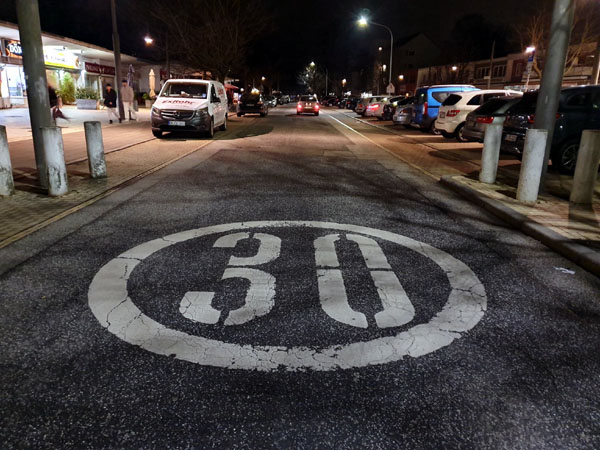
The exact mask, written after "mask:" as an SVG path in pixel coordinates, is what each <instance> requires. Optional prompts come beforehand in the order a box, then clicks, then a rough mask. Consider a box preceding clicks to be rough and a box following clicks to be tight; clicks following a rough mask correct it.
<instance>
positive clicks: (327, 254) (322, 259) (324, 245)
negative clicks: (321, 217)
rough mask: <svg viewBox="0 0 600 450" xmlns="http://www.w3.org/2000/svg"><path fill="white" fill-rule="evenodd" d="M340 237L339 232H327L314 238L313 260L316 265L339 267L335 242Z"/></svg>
mask: <svg viewBox="0 0 600 450" xmlns="http://www.w3.org/2000/svg"><path fill="white" fill-rule="evenodd" d="M339 238H340V236H339V234H329V235H327V236H321V237H319V238H317V239H315V242H314V245H315V261H316V263H317V267H340V262H339V261H338V257H337V252H336V251H335V243H336V242H337V241H338V239H339Z"/></svg>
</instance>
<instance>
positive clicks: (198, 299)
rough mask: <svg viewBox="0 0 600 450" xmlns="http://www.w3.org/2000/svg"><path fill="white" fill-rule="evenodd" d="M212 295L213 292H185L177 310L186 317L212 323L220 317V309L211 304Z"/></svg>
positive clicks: (195, 320) (213, 294)
mask: <svg viewBox="0 0 600 450" xmlns="http://www.w3.org/2000/svg"><path fill="white" fill-rule="evenodd" d="M214 296H215V293H214V292H193V291H191V292H186V294H185V295H184V296H183V298H182V299H181V303H180V304H179V312H180V313H181V314H182V315H183V317H185V318H186V319H190V320H193V321H194V322H200V323H205V324H208V325H213V324H215V323H217V322H218V321H219V317H221V311H219V310H218V309H214V308H213V307H212V306H211V302H212V301H213V298H214Z"/></svg>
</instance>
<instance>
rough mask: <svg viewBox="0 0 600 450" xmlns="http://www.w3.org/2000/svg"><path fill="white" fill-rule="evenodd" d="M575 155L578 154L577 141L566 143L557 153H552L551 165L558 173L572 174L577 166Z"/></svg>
mask: <svg viewBox="0 0 600 450" xmlns="http://www.w3.org/2000/svg"><path fill="white" fill-rule="evenodd" d="M577 153H579V140H577V139H573V140H571V141H568V142H566V143H564V144H563V145H562V146H561V147H560V149H559V150H558V151H556V152H553V153H552V165H553V166H554V167H556V168H557V169H558V171H559V172H560V173H564V174H572V173H574V172H575V165H576V164H577Z"/></svg>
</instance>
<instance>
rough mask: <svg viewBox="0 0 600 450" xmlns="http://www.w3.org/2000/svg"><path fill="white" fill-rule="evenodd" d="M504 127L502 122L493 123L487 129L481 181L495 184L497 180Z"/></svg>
mask: <svg viewBox="0 0 600 450" xmlns="http://www.w3.org/2000/svg"><path fill="white" fill-rule="evenodd" d="M503 129H504V125H502V124H501V123H491V124H489V125H488V126H487V128H486V130H485V137H484V138H483V152H482V153H481V172H479V181H481V182H482V183H489V184H493V183H495V182H496V174H497V173H498V161H499V159H500V144H501V143H502V130H503Z"/></svg>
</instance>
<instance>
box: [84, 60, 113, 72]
mask: <svg viewBox="0 0 600 450" xmlns="http://www.w3.org/2000/svg"><path fill="white" fill-rule="evenodd" d="M85 70H86V72H89V73H95V74H98V75H114V74H115V68H114V67H111V66H103V65H102V64H96V63H90V62H86V63H85Z"/></svg>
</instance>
